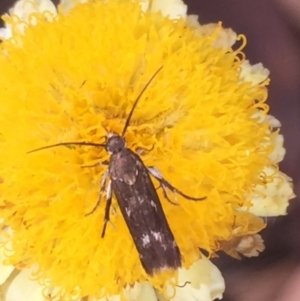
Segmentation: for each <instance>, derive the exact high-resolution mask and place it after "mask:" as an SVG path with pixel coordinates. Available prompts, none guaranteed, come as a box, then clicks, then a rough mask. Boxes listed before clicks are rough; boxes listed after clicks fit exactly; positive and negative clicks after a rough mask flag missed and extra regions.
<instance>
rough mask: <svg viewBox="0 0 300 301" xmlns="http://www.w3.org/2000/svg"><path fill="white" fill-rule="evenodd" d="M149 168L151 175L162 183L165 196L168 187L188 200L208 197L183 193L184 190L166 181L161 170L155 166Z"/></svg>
mask: <svg viewBox="0 0 300 301" xmlns="http://www.w3.org/2000/svg"><path fill="white" fill-rule="evenodd" d="M147 169H148V172H149V173H150V175H151V176H153V177H154V178H155V179H156V180H157V181H159V183H160V185H161V187H162V189H163V192H164V196H165V195H166V188H168V189H170V190H171V191H172V192H173V193H174V194H175V193H178V194H179V195H181V196H183V197H184V198H185V199H187V200H191V201H203V200H205V199H206V197H202V198H195V197H191V196H189V195H187V194H185V193H183V192H182V191H180V190H178V189H177V188H175V187H174V186H173V185H171V184H170V183H169V182H168V181H166V180H165V179H164V178H163V177H162V175H161V173H160V172H159V170H158V169H157V168H156V167H155V166H150V167H148V168H147ZM165 197H166V196H165ZM166 199H167V200H168V201H169V199H168V198H167V197H166Z"/></svg>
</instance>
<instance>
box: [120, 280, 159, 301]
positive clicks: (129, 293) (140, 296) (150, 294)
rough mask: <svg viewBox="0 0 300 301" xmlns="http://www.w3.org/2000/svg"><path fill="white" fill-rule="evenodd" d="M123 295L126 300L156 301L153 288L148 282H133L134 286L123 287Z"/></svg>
mask: <svg viewBox="0 0 300 301" xmlns="http://www.w3.org/2000/svg"><path fill="white" fill-rule="evenodd" d="M124 296H125V298H126V299H127V300H128V301H157V297H156V294H155V290H154V289H153V287H152V286H151V285H150V284H149V283H148V282H144V283H142V284H139V283H135V285H134V287H133V288H131V287H129V286H128V287H127V288H125V289H124Z"/></svg>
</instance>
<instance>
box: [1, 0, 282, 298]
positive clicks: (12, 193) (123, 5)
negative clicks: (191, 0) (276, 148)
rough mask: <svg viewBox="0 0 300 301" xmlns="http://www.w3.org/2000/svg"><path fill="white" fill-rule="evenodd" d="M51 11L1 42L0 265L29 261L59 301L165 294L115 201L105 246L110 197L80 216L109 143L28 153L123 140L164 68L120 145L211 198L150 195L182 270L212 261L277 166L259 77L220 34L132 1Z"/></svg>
mask: <svg viewBox="0 0 300 301" xmlns="http://www.w3.org/2000/svg"><path fill="white" fill-rule="evenodd" d="M46 15H47V14H46V13H45V14H42V13H36V12H35V13H32V15H31V18H34V20H35V22H34V23H35V24H36V25H37V26H26V27H24V32H20V31H19V30H17V28H19V26H20V24H21V23H22V21H21V20H20V19H18V18H16V17H13V16H12V17H11V18H7V19H6V22H7V23H8V24H10V26H11V28H12V31H13V35H12V37H11V38H10V39H8V40H5V41H4V42H3V43H2V44H1V53H0V66H1V73H2V76H1V78H0V93H1V100H2V103H1V115H0V129H1V136H0V141H1V148H0V170H1V174H0V177H1V184H0V185H1V199H0V206H1V216H2V217H3V225H7V226H10V228H11V229H12V230H13V235H11V236H9V235H7V233H6V232H4V234H6V239H5V240H4V244H5V246H6V247H7V249H8V251H9V252H8V253H9V254H7V255H8V259H7V262H8V263H10V264H13V265H16V266H17V267H19V268H24V267H30V266H32V265H34V264H38V269H37V271H36V273H35V274H34V276H35V278H38V279H40V280H41V281H43V280H45V279H50V282H47V283H50V284H51V285H53V286H59V287H61V288H62V292H64V295H63V296H62V298H64V299H68V298H71V297H73V298H75V297H76V296H86V295H92V296H96V297H101V296H106V295H111V294H117V293H119V292H120V291H121V290H122V288H124V287H126V286H127V285H132V284H133V283H135V282H143V281H145V280H147V281H149V282H150V284H152V285H153V286H154V287H156V288H157V289H160V290H161V291H163V289H164V285H165V283H166V280H167V279H170V278H172V277H174V283H176V272H175V271H172V270H168V271H164V272H158V273H156V274H155V275H154V277H149V276H148V275H147V274H146V273H145V271H144V269H143V267H142V266H141V263H140V260H139V254H138V252H137V251H136V249H135V246H134V244H133V240H132V237H131V236H130V234H129V230H128V228H127V227H126V225H125V222H124V218H123V217H122V215H121V213H120V210H119V207H118V204H117V201H116V199H115V198H113V201H112V205H113V208H114V210H112V212H111V224H112V225H111V224H108V225H107V230H106V235H105V237H104V238H101V237H100V235H101V231H102V227H103V218H104V208H105V201H104V200H102V202H101V203H100V206H99V208H97V210H96V211H95V212H94V213H93V214H92V215H89V216H85V215H86V214H87V213H88V212H90V211H91V210H92V208H93V207H94V206H95V204H96V202H97V200H98V194H99V187H100V179H101V176H102V175H103V173H104V172H105V170H106V166H104V165H101V164H100V165H97V166H95V167H89V168H88V167H86V168H83V167H84V166H89V165H95V164H96V163H99V162H103V161H105V160H108V159H109V155H108V154H107V152H106V151H105V149H104V148H102V147H91V146H61V147H57V148H50V149H46V150H42V151H39V152H35V153H32V154H28V151H31V150H33V149H35V148H39V147H42V146H46V145H50V144H55V143H61V142H70V141H75V142H82V141H89V142H94V143H104V142H105V136H106V134H107V133H106V129H107V130H108V131H109V132H116V133H119V134H121V132H122V129H123V128H124V124H125V122H126V119H127V118H128V114H129V112H130V110H131V108H132V105H133V103H134V101H135V100H136V98H137V96H138V95H139V94H140V92H141V91H142V89H143V88H144V87H145V85H146V83H147V82H148V81H149V79H150V78H151V76H153V74H154V73H155V72H156V71H157V70H158V69H159V68H160V67H161V66H162V70H161V71H160V72H159V73H158V74H157V76H156V77H155V78H154V79H153V81H152V82H151V84H150V85H149V87H148V88H147V89H146V91H145V92H144V93H143V95H142V97H141V99H140V100H139V102H138V104H137V107H136V109H135V110H134V112H133V115H132V118H131V120H130V124H129V126H128V129H127V131H126V134H125V140H126V144H127V147H128V148H130V149H132V150H133V151H138V150H140V149H142V150H143V151H142V154H141V159H142V160H143V162H144V163H145V165H146V166H156V167H157V168H158V169H159V171H160V173H161V174H162V175H163V177H164V178H165V179H166V180H168V181H169V182H170V183H171V184H172V185H174V186H175V187H176V188H178V189H179V190H181V191H183V192H184V193H186V194H188V195H190V196H193V197H202V196H206V199H205V200H204V201H201V202H193V201H190V200H187V199H185V198H183V197H182V196H180V195H178V194H177V195H176V196H174V195H173V194H172V193H170V194H169V197H170V198H171V200H174V201H175V202H176V201H177V202H178V205H172V204H170V203H169V202H168V201H167V200H166V199H165V198H164V195H163V192H162V190H161V189H157V192H158V195H159V197H160V201H161V203H162V206H163V210H164V213H165V215H166V218H167V220H168V223H169V225H170V228H171V230H172V232H173V234H174V236H175V240H176V242H177V244H178V246H179V249H180V252H181V255H182V259H183V267H185V268H188V267H189V266H191V265H192V264H193V263H194V262H195V261H196V260H198V259H199V258H200V257H201V255H200V253H199V248H201V249H203V250H206V251H207V252H208V253H209V254H210V255H213V254H215V252H217V251H218V250H220V249H221V248H222V246H223V245H224V243H223V242H225V241H228V240H231V239H234V237H241V236H242V235H251V234H254V233H257V232H259V231H260V230H261V229H262V228H263V227H264V223H263V221H262V220H261V219H260V218H258V217H256V216H255V215H253V214H251V213H249V212H248V210H247V208H250V207H251V198H252V196H253V194H254V193H257V191H256V190H255V187H257V186H258V185H262V186H265V185H266V183H270V182H272V181H273V178H274V177H275V175H276V172H277V165H276V164H275V163H274V162H273V161H272V160H271V159H270V155H271V153H272V151H273V146H272V143H271V141H273V139H274V137H276V136H277V135H278V132H277V131H275V132H274V131H271V128H270V125H269V123H268V122H267V119H266V118H261V116H263V117H264V116H265V115H266V113H267V111H268V107H267V105H266V104H265V103H264V102H265V100H266V97H267V91H266V88H265V85H266V84H267V83H268V80H264V81H263V82H260V83H258V84H255V85H253V84H252V83H251V82H250V81H246V80H244V79H243V78H242V77H241V70H242V64H243V60H242V59H240V57H241V53H240V50H237V51H233V50H232V49H231V48H230V46H228V47H216V44H215V42H216V41H217V40H218V37H219V33H220V32H221V30H222V28H221V26H218V27H215V29H214V30H213V31H212V33H211V34H204V33H203V32H202V31H201V29H200V27H199V28H197V27H194V26H193V25H191V24H190V23H189V22H188V21H186V20H184V18H178V19H176V20H171V19H170V18H168V17H164V16H162V14H161V13H159V12H157V13H154V12H153V11H151V10H150V9H148V10H146V11H142V10H141V6H140V3H139V2H138V1H130V0H118V1H117V0H109V1H88V2H87V3H84V4H78V5H76V6H74V8H72V9H71V10H69V11H68V12H66V13H62V12H59V14H58V16H57V17H55V18H53V20H52V21H51V22H49V12H48V15H47V17H46ZM219 44H220V41H219ZM219 44H218V45H219ZM266 167H268V168H269V169H271V170H273V173H268V174H266V173H265V172H264V169H265V168H266ZM153 182H154V184H155V186H158V183H157V181H155V180H153ZM261 191H262V192H261V197H262V198H263V197H264V195H263V190H261ZM245 208H246V209H245ZM226 250H227V249H226ZM174 285H175V284H174Z"/></svg>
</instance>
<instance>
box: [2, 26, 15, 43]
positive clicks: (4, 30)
mask: <svg viewBox="0 0 300 301" xmlns="http://www.w3.org/2000/svg"><path fill="white" fill-rule="evenodd" d="M11 35H12V32H11V28H10V27H2V28H0V40H7V39H9V38H10V37H11Z"/></svg>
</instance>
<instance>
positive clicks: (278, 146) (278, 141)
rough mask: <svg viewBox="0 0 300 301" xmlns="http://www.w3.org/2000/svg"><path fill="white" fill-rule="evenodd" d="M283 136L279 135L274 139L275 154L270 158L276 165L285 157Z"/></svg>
mask: <svg viewBox="0 0 300 301" xmlns="http://www.w3.org/2000/svg"><path fill="white" fill-rule="evenodd" d="M283 142H284V139H283V135H281V134H278V135H276V136H275V137H274V139H273V141H272V145H273V146H274V150H273V152H272V153H271V154H270V155H269V158H270V160H271V161H272V162H274V163H279V162H281V161H282V160H283V158H284V156H285V153H286V151H285V148H284V147H283Z"/></svg>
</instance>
